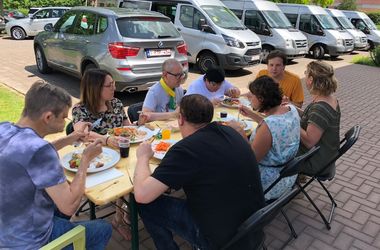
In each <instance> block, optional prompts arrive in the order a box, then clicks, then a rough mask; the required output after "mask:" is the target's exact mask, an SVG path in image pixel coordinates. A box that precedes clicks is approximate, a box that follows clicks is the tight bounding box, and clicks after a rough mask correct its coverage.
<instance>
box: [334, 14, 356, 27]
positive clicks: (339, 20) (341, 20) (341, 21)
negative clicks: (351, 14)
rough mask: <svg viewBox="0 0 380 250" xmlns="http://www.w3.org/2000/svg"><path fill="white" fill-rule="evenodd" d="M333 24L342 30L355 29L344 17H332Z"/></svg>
mask: <svg viewBox="0 0 380 250" xmlns="http://www.w3.org/2000/svg"><path fill="white" fill-rule="evenodd" d="M333 18H334V20H335V22H336V23H337V24H338V25H339V26H340V27H341V28H342V29H354V28H355V27H354V26H353V25H352V23H350V21H349V20H348V19H347V18H346V17H344V16H338V17H335V16H334V17H333Z"/></svg>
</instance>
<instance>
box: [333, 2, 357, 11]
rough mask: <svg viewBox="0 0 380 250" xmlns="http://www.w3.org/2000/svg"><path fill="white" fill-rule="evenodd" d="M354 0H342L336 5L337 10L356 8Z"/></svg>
mask: <svg viewBox="0 0 380 250" xmlns="http://www.w3.org/2000/svg"><path fill="white" fill-rule="evenodd" d="M357 8H358V7H357V5H356V0H343V1H341V3H340V4H339V5H338V7H337V9H339V10H357Z"/></svg>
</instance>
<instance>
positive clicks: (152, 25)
mask: <svg viewBox="0 0 380 250" xmlns="http://www.w3.org/2000/svg"><path fill="white" fill-rule="evenodd" d="M116 23H117V27H118V28H119V31H120V34H121V35H122V36H124V37H130V38H142V39H157V38H168V37H180V34H179V32H178V31H177V29H176V28H175V27H174V25H173V24H172V23H171V22H170V20H169V19H167V18H160V17H144V16H143V17H132V18H119V19H117V20H116Z"/></svg>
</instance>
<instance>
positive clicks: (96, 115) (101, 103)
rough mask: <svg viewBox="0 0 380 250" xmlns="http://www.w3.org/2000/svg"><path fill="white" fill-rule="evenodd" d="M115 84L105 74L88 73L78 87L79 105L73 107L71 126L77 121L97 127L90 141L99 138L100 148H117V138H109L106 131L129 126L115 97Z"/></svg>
mask: <svg viewBox="0 0 380 250" xmlns="http://www.w3.org/2000/svg"><path fill="white" fill-rule="evenodd" d="M114 93H115V81H114V80H113V79H112V76H111V75H110V74H109V73H108V72H107V71H105V70H101V69H90V70H87V71H86V72H85V74H84V76H83V78H82V81H81V84H80V101H79V103H77V104H76V105H74V107H73V111H72V115H73V124H75V123H77V122H79V121H85V122H91V123H94V122H95V121H96V120H98V119H100V118H101V121H100V124H99V125H98V126H95V127H94V128H93V130H92V132H91V133H90V139H96V138H101V139H102V141H103V145H105V146H113V147H118V143H117V138H116V137H108V136H107V130H108V129H110V128H115V127H122V126H128V125H130V124H131V123H130V122H129V119H128V117H127V115H126V113H125V111H124V107H123V103H122V102H121V101H120V100H119V99H117V98H115V97H114Z"/></svg>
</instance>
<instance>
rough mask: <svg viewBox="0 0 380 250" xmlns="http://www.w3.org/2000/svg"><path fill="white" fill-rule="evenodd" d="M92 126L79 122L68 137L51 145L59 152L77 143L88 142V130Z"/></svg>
mask: <svg viewBox="0 0 380 250" xmlns="http://www.w3.org/2000/svg"><path fill="white" fill-rule="evenodd" d="M90 126H91V123H89V122H78V123H76V124H75V125H74V132H73V133H71V134H69V135H68V136H65V137H62V138H60V139H57V140H55V141H53V142H52V143H51V144H52V145H53V146H54V147H55V149H56V150H57V151H58V150H60V149H62V148H64V147H66V146H68V145H71V144H73V143H74V142H76V141H86V140H87V139H88V135H89V133H88V128H89V127H90Z"/></svg>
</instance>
